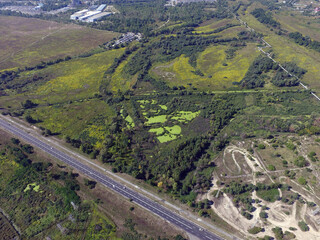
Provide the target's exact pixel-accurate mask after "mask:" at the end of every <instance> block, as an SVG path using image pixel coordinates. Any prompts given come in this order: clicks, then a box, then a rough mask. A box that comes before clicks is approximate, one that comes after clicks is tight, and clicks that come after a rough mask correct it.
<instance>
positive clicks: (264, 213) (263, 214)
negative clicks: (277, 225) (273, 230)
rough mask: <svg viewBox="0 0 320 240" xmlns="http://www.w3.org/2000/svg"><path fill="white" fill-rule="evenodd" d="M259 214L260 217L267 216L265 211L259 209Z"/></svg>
mask: <svg viewBox="0 0 320 240" xmlns="http://www.w3.org/2000/svg"><path fill="white" fill-rule="evenodd" d="M259 216H260V217H261V218H268V214H267V213H266V212H264V211H261V212H260V213H259Z"/></svg>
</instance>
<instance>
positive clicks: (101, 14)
mask: <svg viewBox="0 0 320 240" xmlns="http://www.w3.org/2000/svg"><path fill="white" fill-rule="evenodd" d="M111 14H112V13H111V12H101V13H98V14H96V15H94V16H92V17H89V18H88V19H87V20H86V22H95V21H98V20H100V19H101V18H103V17H106V16H109V15H111Z"/></svg>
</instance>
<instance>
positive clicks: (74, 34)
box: [0, 16, 118, 70]
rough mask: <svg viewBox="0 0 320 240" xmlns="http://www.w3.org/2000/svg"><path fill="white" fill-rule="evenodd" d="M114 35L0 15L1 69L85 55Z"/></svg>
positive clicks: (74, 26) (77, 26)
mask: <svg viewBox="0 0 320 240" xmlns="http://www.w3.org/2000/svg"><path fill="white" fill-rule="evenodd" d="M117 35H118V34H117V33H113V32H108V31H100V30H96V29H92V28H87V27H82V26H79V25H75V24H62V23H56V22H52V21H45V20H40V19H33V18H23V17H13V16H0V49H1V52H0V70H1V69H10V68H17V67H20V68H21V67H25V66H33V65H36V64H39V63H41V61H49V60H55V59H58V58H64V57H66V56H74V55H79V54H81V53H86V52H89V51H90V50H92V49H94V48H96V47H97V46H98V45H100V44H103V43H106V42H108V41H110V40H111V39H112V38H114V37H116V36H117Z"/></svg>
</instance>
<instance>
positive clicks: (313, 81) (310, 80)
mask: <svg viewBox="0 0 320 240" xmlns="http://www.w3.org/2000/svg"><path fill="white" fill-rule="evenodd" d="M260 6H261V5H259V4H258V3H254V4H252V5H251V6H250V7H249V8H248V9H247V11H246V14H245V15H243V16H242V15H241V16H240V17H241V19H242V20H244V21H246V22H247V23H248V25H249V26H250V27H252V28H254V29H255V30H256V31H257V32H260V33H263V34H264V35H265V37H264V39H265V40H266V41H267V42H268V43H269V44H271V46H272V50H273V53H274V54H275V57H274V58H275V60H277V61H279V62H280V63H284V62H295V63H296V64H297V65H298V66H299V67H301V68H304V69H306V70H307V73H306V74H305V75H304V76H303V82H305V83H306V84H308V85H310V86H311V87H312V88H315V89H320V82H319V81H317V79H318V76H319V74H320V70H319V69H320V58H319V56H320V53H318V52H316V51H313V50H311V49H308V48H306V47H303V46H300V45H298V44H296V43H295V42H294V41H292V40H291V39H289V38H288V37H286V36H279V35H277V34H275V33H274V32H273V31H270V29H268V28H267V27H266V26H265V25H264V24H262V23H260V22H259V21H258V20H257V19H255V18H254V17H253V16H252V15H251V14H250V12H251V11H252V10H253V9H254V8H255V7H260ZM281 23H282V22H281ZM288 24H289V23H288ZM290 24H291V22H290ZM290 31H291V30H290Z"/></svg>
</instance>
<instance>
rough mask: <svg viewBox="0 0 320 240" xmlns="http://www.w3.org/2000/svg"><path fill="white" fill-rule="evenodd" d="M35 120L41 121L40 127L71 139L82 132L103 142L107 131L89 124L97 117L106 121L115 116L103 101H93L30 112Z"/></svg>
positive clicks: (48, 107) (42, 108) (41, 108)
mask: <svg viewBox="0 0 320 240" xmlns="http://www.w3.org/2000/svg"><path fill="white" fill-rule="evenodd" d="M30 115H31V116H32V117H33V118H34V119H40V120H41V122H40V123H39V125H40V126H42V127H44V128H46V129H49V130H51V132H53V133H56V132H60V133H61V132H63V133H64V134H65V135H68V136H71V137H78V136H79V134H80V133H81V132H82V131H84V130H85V131H86V132H88V135H89V136H91V137H94V138H96V139H97V141H98V142H100V143H101V142H102V141H103V139H104V137H105V134H107V133H106V131H105V129H104V128H101V126H96V125H95V124H92V125H91V126H90V125H89V126H88V123H89V122H90V121H92V120H93V119H94V118H95V117H96V116H97V115H102V116H105V117H106V121H108V120H110V121H111V118H112V117H113V116H114V111H113V110H112V108H111V107H110V106H109V105H108V104H106V103H105V102H103V101H100V100H97V99H93V100H90V101H86V102H83V101H81V102H74V103H72V104H67V105H63V106H44V107H38V108H36V109H34V110H32V111H30Z"/></svg>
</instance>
